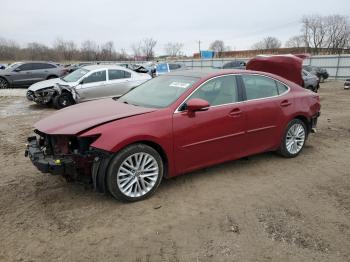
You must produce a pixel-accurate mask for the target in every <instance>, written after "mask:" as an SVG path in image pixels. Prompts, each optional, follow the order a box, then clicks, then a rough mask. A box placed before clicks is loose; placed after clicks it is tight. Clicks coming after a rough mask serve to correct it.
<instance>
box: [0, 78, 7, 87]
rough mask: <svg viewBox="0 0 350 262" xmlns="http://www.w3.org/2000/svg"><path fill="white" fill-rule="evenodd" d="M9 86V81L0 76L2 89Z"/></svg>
mask: <svg viewBox="0 0 350 262" xmlns="http://www.w3.org/2000/svg"><path fill="white" fill-rule="evenodd" d="M5 88H8V83H7V81H6V80H5V79H2V78H0V89H5Z"/></svg>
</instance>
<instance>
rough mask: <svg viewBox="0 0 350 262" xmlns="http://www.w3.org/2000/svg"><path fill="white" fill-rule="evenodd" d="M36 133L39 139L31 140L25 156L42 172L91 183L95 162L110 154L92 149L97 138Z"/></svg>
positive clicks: (29, 139)
mask: <svg viewBox="0 0 350 262" xmlns="http://www.w3.org/2000/svg"><path fill="white" fill-rule="evenodd" d="M35 133H36V136H32V137H28V144H27V148H26V151H25V156H26V157H29V158H30V160H31V161H32V163H33V164H34V165H35V166H36V167H37V168H38V170H40V171H41V172H42V173H51V174H53V175H62V176H64V177H65V178H66V179H68V180H77V181H85V182H91V169H92V164H93V162H94V160H96V159H97V158H99V157H103V156H104V155H105V154H107V153H105V152H102V151H100V150H97V149H94V148H91V147H90V145H91V144H92V143H93V142H94V141H95V140H96V139H97V138H98V136H91V137H78V136H67V135H47V134H44V133H41V132H40V131H38V130H35Z"/></svg>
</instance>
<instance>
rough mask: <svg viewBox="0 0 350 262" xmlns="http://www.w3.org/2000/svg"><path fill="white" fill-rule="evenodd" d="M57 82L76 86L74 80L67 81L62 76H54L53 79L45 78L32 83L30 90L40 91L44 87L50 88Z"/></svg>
mask: <svg viewBox="0 0 350 262" xmlns="http://www.w3.org/2000/svg"><path fill="white" fill-rule="evenodd" d="M56 84H60V85H67V86H74V85H75V84H76V83H74V82H69V83H68V82H65V81H63V80H62V79H61V78H53V79H49V80H44V81H40V82H37V83H35V84H32V85H31V86H30V87H29V88H28V90H29V91H34V92H35V91H38V90H40V89H44V88H48V87H52V86H54V85H56Z"/></svg>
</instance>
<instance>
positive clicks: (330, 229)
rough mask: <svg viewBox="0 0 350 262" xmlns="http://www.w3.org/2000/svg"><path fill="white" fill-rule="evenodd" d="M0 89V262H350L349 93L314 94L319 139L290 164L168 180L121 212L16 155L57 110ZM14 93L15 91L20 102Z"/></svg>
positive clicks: (266, 160)
mask: <svg viewBox="0 0 350 262" xmlns="http://www.w3.org/2000/svg"><path fill="white" fill-rule="evenodd" d="M6 92H7V90H0V120H1V121H0V174H1V176H0V224H1V227H0V243H1V249H0V261H135V262H142V261H244V262H245V261H276V262H277V261H278V262H280V261H290V262H292V261H303V262H304V261H318V262H322V261H324V262H326V261H327V262H328V261H332V262H336V261H350V248H349V247H350V219H349V215H350V161H349V157H350V103H349V102H350V91H345V90H343V86H342V83H341V82H327V83H325V84H323V85H322V86H321V90H320V95H321V103H322V116H321V118H320V120H319V127H318V133H317V134H314V135H312V136H311V137H310V139H309V140H308V142H307V144H306V147H305V149H304V151H303V152H302V153H301V154H300V156H298V157H297V158H295V159H284V158H281V157H279V156H278V155H276V154H274V153H265V154H260V155H256V156H252V157H249V158H246V159H242V160H238V161H233V162H228V163H226V164H223V165H218V166H216V167H212V168H207V169H204V170H200V171H197V172H194V173H191V174H187V175H184V176H181V177H177V178H174V179H171V180H166V181H163V183H162V184H161V186H160V188H159V189H158V191H157V192H156V194H155V195H154V196H153V197H152V198H150V199H148V200H146V201H142V202H137V203H133V204H122V203H120V202H117V201H115V200H114V199H112V198H111V197H109V196H104V195H99V194H97V193H94V192H92V191H91V189H90V188H87V187H85V186H83V185H79V184H74V183H67V182H66V181H64V180H63V179H62V178H61V177H59V176H49V175H44V174H41V173H40V172H38V171H37V170H36V169H35V168H34V167H33V166H32V164H31V163H30V161H29V160H28V159H26V158H24V156H23V151H24V143H25V139H26V137H27V136H28V135H30V134H31V130H32V124H33V123H34V122H35V121H37V120H39V119H40V118H42V117H44V116H45V115H48V114H50V113H52V112H53V111H54V110H53V109H49V108H44V107H39V106H36V105H32V104H31V103H29V102H27V101H26V100H25V98H24V97H18V96H20V95H19V94H23V93H24V90H18V91H17V90H10V91H8V92H10V93H12V92H13V94H14V95H10V94H8V93H6ZM17 92H18V93H17Z"/></svg>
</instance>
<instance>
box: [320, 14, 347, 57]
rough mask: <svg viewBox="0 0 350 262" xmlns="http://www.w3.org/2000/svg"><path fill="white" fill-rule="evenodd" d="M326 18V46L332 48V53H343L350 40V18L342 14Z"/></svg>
mask: <svg viewBox="0 0 350 262" xmlns="http://www.w3.org/2000/svg"><path fill="white" fill-rule="evenodd" d="M324 19H325V24H326V40H325V42H326V43H325V44H326V45H325V47H326V48H328V49H330V50H329V52H330V53H331V54H336V53H341V51H342V50H343V49H344V48H346V47H347V45H348V41H349V36H350V23H349V18H348V17H346V16H341V15H330V16H327V17H325V18H324Z"/></svg>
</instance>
